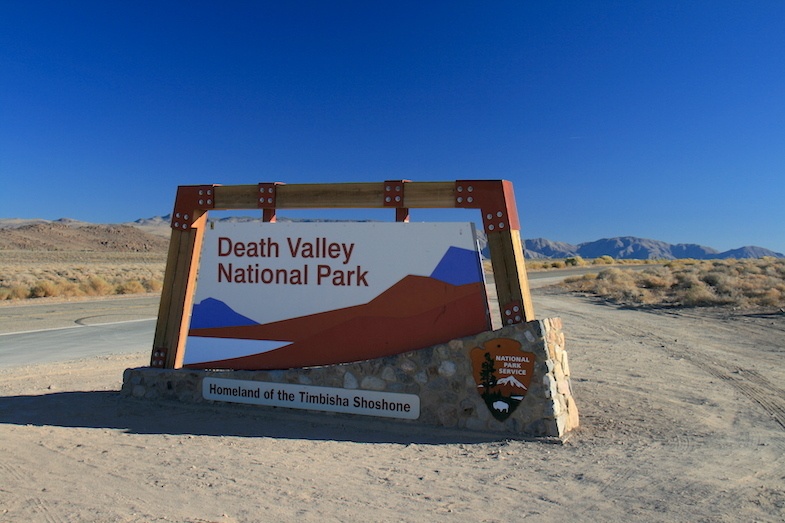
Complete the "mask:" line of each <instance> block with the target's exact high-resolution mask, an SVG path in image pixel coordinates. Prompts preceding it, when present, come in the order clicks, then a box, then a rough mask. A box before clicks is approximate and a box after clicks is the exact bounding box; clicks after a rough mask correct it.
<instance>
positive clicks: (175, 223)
mask: <svg viewBox="0 0 785 523" xmlns="http://www.w3.org/2000/svg"><path fill="white" fill-rule="evenodd" d="M214 208H215V185H181V186H180V187H178V188H177V198H176V199H175V202H174V212H173V213H172V223H171V226H172V229H176V230H179V231H187V230H188V229H190V228H191V225H192V224H193V221H194V211H197V210H208V209H214Z"/></svg>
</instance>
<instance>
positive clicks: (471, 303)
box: [186, 275, 490, 369]
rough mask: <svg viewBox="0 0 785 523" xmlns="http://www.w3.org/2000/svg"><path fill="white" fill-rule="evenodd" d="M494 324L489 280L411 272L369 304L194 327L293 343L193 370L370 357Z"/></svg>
mask: <svg viewBox="0 0 785 523" xmlns="http://www.w3.org/2000/svg"><path fill="white" fill-rule="evenodd" d="M489 328H490V324H489V321H488V303H487V298H486V296H485V286H484V285H483V283H482V281H481V280H480V281H478V282H475V283H469V284H466V285H452V284H449V283H445V282H443V281H440V280H438V279H434V278H429V277H426V276H411V275H410V276H406V277H404V278H403V279H402V280H401V281H399V282H398V283H396V284H395V285H393V286H392V287H390V288H389V289H387V290H386V291H384V292H383V293H381V294H380V295H378V296H377V297H376V298H374V299H373V300H371V301H370V302H368V303H366V304H363V305H357V306H353V307H346V308H343V309H336V310H332V311H327V312H322V313H318V314H312V315H309V316H301V317H298V318H291V319H287V320H282V321H277V322H272V323H267V324H262V325H259V324H252V325H233V326H222V327H208V328H195V327H193V326H192V328H191V330H190V331H189V336H197V337H210V338H232V339H248V340H291V341H292V343H291V344H289V345H286V346H284V347H281V348H279V349H275V350H271V351H268V352H264V353H261V354H253V355H249V356H243V357H238V358H230V359H216V360H213V361H209V362H203V363H194V364H189V365H186V366H187V367H188V368H200V369H208V368H227V369H288V368H298V367H309V366H317V365H333V364H337V363H347V362H352V361H363V360H369V359H375V358H381V357H384V356H390V355H393V354H399V353H401V352H407V351H411V350H416V349H420V348H423V347H428V346H431V345H436V344H439V343H443V342H446V341H448V340H451V339H455V338H461V337H465V336H471V335H474V334H477V333H479V332H483V331H486V330H488V329H489Z"/></svg>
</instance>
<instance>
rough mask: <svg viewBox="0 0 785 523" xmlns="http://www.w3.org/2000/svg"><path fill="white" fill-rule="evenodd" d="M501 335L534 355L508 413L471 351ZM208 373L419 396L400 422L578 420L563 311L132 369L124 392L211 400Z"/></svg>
mask: <svg viewBox="0 0 785 523" xmlns="http://www.w3.org/2000/svg"><path fill="white" fill-rule="evenodd" d="M499 338H506V339H513V340H516V341H517V342H519V343H520V346H521V348H520V350H521V352H528V353H532V354H534V355H535V362H534V371H533V376H532V377H531V381H530V383H529V385H528V391H527V392H526V395H525V396H524V398H523V400H522V401H521V403H520V404H519V405H518V407H517V408H516V409H515V410H514V411H513V412H512V413H511V414H510V415H509V417H507V419H505V420H503V421H499V420H497V419H496V418H495V417H494V416H493V414H492V412H491V410H490V409H489V407H488V406H487V405H486V402H485V401H484V400H483V398H482V397H481V395H480V393H479V392H478V385H477V383H476V381H475V378H474V373H473V370H472V361H471V358H470V352H471V351H472V349H474V348H475V347H482V346H483V344H484V343H486V342H488V341H489V340H494V339H499ZM205 377H220V378H225V379H237V380H250V381H260V382H269V383H288V384H299V385H311V386H323V387H338V388H344V389H350V390H351V389H364V390H373V391H383V392H396V393H407V394H415V395H417V396H419V398H420V416H419V418H418V419H417V420H396V421H395V422H396V423H421V424H429V425H434V426H442V427H450V428H458V429H466V430H471V431H485V432H487V431H492V432H499V433H506V434H510V435H518V436H525V437H557V438H563V437H564V436H565V435H567V434H568V433H569V432H570V431H571V430H573V429H575V428H576V427H577V426H578V423H579V420H578V409H577V406H576V404H575V400H574V398H573V395H572V387H571V385H570V367H569V362H568V357H567V351H566V350H565V339H564V333H563V330H562V322H561V319H559V318H548V319H543V320H536V321H532V322H528V323H522V324H517V325H512V326H508V327H504V328H502V329H499V330H495V331H488V332H484V333H481V334H478V335H476V336H472V337H468V338H462V339H459V340H453V341H450V342H448V343H444V344H440V345H436V346H433V347H429V348H425V349H421V350H417V351H413V352H407V353H404V354H399V355H396V356H390V357H386V358H380V359H376V360H370V361H364V362H357V363H347V364H342V365H333V366H328V367H312V368H303V369H290V370H272V371H269V370H268V371H226V370H212V371H201V370H199V371H196V370H188V369H177V370H171V369H154V368H149V367H143V368H136V369H127V370H126V371H125V373H124V375H123V387H122V393H123V394H125V395H128V396H132V397H135V398H144V399H148V400H159V399H168V400H177V401H181V402H188V403H202V402H207V401H208V400H205V399H204V398H203V396H202V386H201V383H202V379H203V378H205ZM226 405H229V404H226ZM256 408H259V409H270V408H277V407H267V406H258V407H256ZM323 414H324V415H334V414H327V413H323ZM341 415H350V414H341Z"/></svg>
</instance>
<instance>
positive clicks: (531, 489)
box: [0, 288, 785, 523]
mask: <svg viewBox="0 0 785 523" xmlns="http://www.w3.org/2000/svg"><path fill="white" fill-rule="evenodd" d="M534 292H535V296H534V303H535V307H536V313H537V316H538V317H554V316H558V317H561V318H562V319H563V321H564V329H565V334H566V336H567V349H568V352H569V356H570V363H571V367H572V385H573V388H574V392H575V398H576V401H577V402H578V405H579V407H580V413H581V428H580V429H579V430H577V431H575V432H574V433H573V434H572V435H571V436H570V437H569V438H568V439H567V440H566V441H565V442H564V443H563V444H554V443H547V442H543V441H536V440H533V441H532V440H515V439H507V438H505V437H501V436H498V435H493V434H490V435H489V434H477V433H467V432H461V431H452V430H443V429H430V428H428V429H426V428H413V426H412V425H407V424H401V423H396V422H388V421H381V420H379V421H376V420H369V419H361V420H360V419H350V418H348V417H344V416H333V415H326V414H317V413H313V414H312V413H306V412H299V411H285V410H274V411H270V410H265V411H260V410H255V409H254V408H252V407H244V406H229V405H213V406H207V405H198V406H197V405H184V404H177V403H167V402H150V401H145V400H137V399H133V398H128V397H123V396H120V395H119V393H118V391H119V389H120V385H121V382H122V373H123V370H124V369H126V368H129V367H136V366H143V365H146V364H147V362H148V358H149V347H140V348H139V352H138V354H131V355H127V354H126V355H113V356H108V357H96V358H91V359H87V360H81V361H68V362H64V363H57V364H48V365H39V366H21V367H20V366H17V367H13V368H5V369H1V370H0V445H1V446H2V454H0V478H1V479H0V520H2V521H9V522H17V521H19V522H22V521H24V522H39V521H40V522H47V523H53V522H71V521H73V522H77V521H78V522H93V521H95V522H98V521H101V522H105V521H119V522H131V521H133V522H159V521H180V522H191V523H197V522H198V523H204V522H246V521H248V522H250V521H294V520H298V521H319V522H322V521H340V522H345V521H461V522H466V521H487V522H494V521H498V522H504V521H520V520H530V521H558V520H569V521H610V522H613V521H619V522H621V521H624V522H629V521H647V522H649V521H705V522H708V521H723V522H737V521H766V522H769V521H785V389H784V388H783V386H782V383H785V365H783V357H784V356H785V341H784V340H785V314H782V313H780V312H778V311H740V310H739V311H734V310H732V309H729V308H701V309H675V308H659V309H657V308H652V309H650V310H640V309H634V308H625V307H620V306H615V305H608V304H605V303H603V302H600V301H596V300H593V299H591V298H585V297H580V296H576V295H573V294H568V293H567V292H566V291H564V290H561V289H556V288H543V289H536V290H535V291H534ZM0 314H2V309H0ZM0 343H2V340H1V339H0Z"/></svg>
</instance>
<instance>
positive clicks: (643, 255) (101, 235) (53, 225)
mask: <svg viewBox="0 0 785 523" xmlns="http://www.w3.org/2000/svg"><path fill="white" fill-rule="evenodd" d="M222 219H224V220H235V221H237V220H243V218H231V217H230V218H222ZM169 221H170V218H169V216H155V217H152V218H142V219H139V220H136V221H134V222H127V223H121V224H95V223H88V222H81V221H77V220H72V219H69V218H61V219H59V220H54V221H51V220H43V219H21V218H0V251H3V250H27V251H96V252H107V251H115V252H165V251H166V250H167V248H168V244H169V242H168V238H169V232H170V228H169ZM483 240H484V238H481V243H484V241H483ZM525 248H526V257H527V258H532V259H542V258H570V257H573V256H581V257H583V258H599V257H601V256H611V257H613V258H614V259H639V260H640V259H643V260H646V259H660V260H672V259H679V258H694V259H699V260H707V259H725V258H761V257H764V256H772V257H775V258H785V255H783V254H782V253H778V252H774V251H772V250H769V249H765V248H763V247H756V246H745V247H740V248H738V249H732V250H729V251H725V252H720V251H718V250H716V249H713V248H711V247H706V246H703V245H698V244H692V243H689V244H685V243H679V244H675V245H674V244H670V243H666V242H663V241H659V240H650V239H646V238H636V237H633V236H623V237H617V238H605V239H601V240H596V241H592V242H586V243H580V244H578V245H572V244H569V243H564V242H558V241H552V240H548V239H545V238H536V239H532V240H525Z"/></svg>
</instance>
